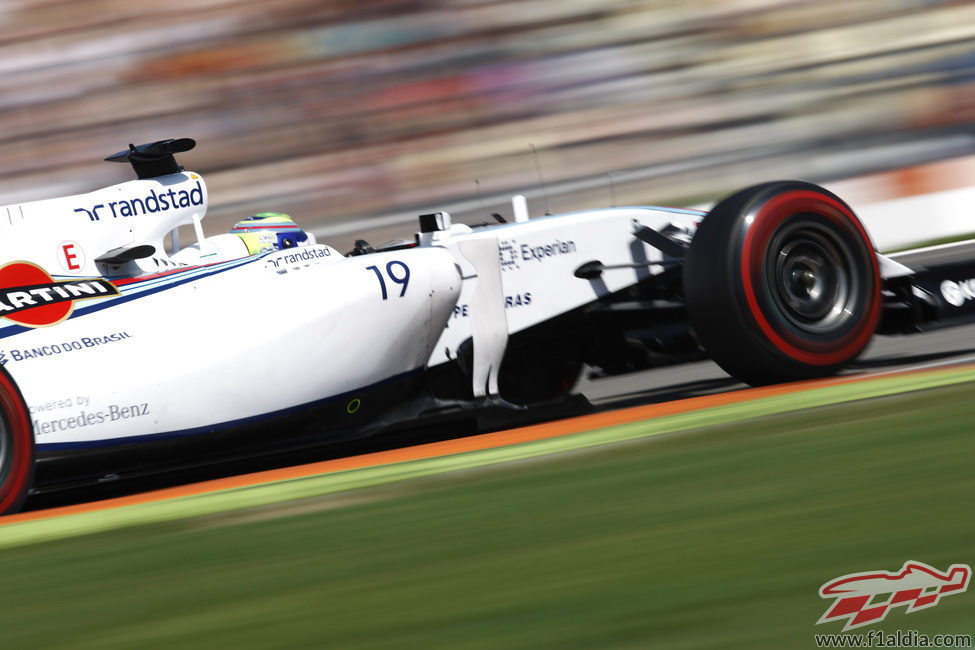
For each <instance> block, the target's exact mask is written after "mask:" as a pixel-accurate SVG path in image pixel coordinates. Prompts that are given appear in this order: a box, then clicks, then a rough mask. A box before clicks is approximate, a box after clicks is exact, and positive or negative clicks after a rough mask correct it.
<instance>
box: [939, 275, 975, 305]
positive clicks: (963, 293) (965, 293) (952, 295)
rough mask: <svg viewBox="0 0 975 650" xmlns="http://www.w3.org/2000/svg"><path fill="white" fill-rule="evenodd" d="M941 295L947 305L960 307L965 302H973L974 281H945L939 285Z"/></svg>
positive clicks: (974, 293) (974, 296) (974, 298)
mask: <svg viewBox="0 0 975 650" xmlns="http://www.w3.org/2000/svg"><path fill="white" fill-rule="evenodd" d="M941 295H942V296H944V299H945V301H946V302H947V303H948V304H949V305H954V306H955V307H962V306H964V304H965V302H966V301H968V300H975V280H962V281H961V282H952V281H951V280H945V281H944V282H942V283H941Z"/></svg>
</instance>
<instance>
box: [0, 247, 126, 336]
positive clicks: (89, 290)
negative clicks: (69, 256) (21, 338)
mask: <svg viewBox="0 0 975 650" xmlns="http://www.w3.org/2000/svg"><path fill="white" fill-rule="evenodd" d="M117 295H119V290H118V289H117V288H116V287H115V285H113V284H112V283H111V282H109V281H108V280H104V279H102V278H95V279H91V280H67V281H55V280H54V278H52V277H51V276H50V274H48V272H47V271H45V270H44V269H42V268H41V267H39V266H37V265H36V264H31V263H30V262H11V263H10V264H7V265H6V266H4V267H2V268H0V316H3V317H5V318H7V319H9V320H12V321H14V322H15V323H18V324H20V325H26V326H27V327H45V326H47V325H55V324H57V323H60V322H61V321H63V320H65V319H67V318H68V317H69V316H71V312H73V311H74V303H75V301H76V300H89V299H91V298H107V297H109V296H117Z"/></svg>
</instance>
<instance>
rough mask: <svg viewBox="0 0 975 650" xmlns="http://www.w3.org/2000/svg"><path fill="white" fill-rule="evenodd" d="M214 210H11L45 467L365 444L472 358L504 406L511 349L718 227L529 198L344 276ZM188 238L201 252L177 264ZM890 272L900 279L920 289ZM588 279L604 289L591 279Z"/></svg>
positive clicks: (123, 202) (187, 179)
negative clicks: (343, 436)
mask: <svg viewBox="0 0 975 650" xmlns="http://www.w3.org/2000/svg"><path fill="white" fill-rule="evenodd" d="M207 198H208V197H207V189H206V185H205V183H204V181H203V179H202V178H201V177H200V175H199V174H196V173H194V172H183V171H179V172H177V173H171V174H165V175H162V176H159V177H156V178H145V179H141V180H135V181H130V182H127V183H122V184H119V185H115V186H112V187H109V188H105V189H102V190H98V191H96V192H92V193H89V194H83V195H77V196H71V197H65V198H59V199H52V200H46V201H38V202H34V203H27V204H23V205H14V206H7V207H4V208H0V316H2V317H3V318H0V363H2V364H3V367H4V368H5V369H6V371H7V372H9V374H10V375H11V377H12V378H13V380H14V381H15V382H16V384H17V386H18V387H19V388H20V390H21V392H22V393H23V395H24V398H25V400H26V403H27V405H28V408H29V412H30V418H31V420H32V423H33V429H34V435H35V440H36V445H37V449H38V450H40V451H44V450H45V449H47V450H64V449H73V448H76V447H86V446H111V445H119V444H125V443H128V442H132V441H147V440H152V439H155V438H161V437H171V436H179V435H187V434H193V433H201V432H209V431H215V430H219V429H224V428H232V427H234V426H237V425H241V424H244V423H248V422H254V421H260V420H262V419H267V418H272V417H275V416H279V415H285V414H288V413H292V412H295V411H300V410H303V409H310V408H312V407H315V406H320V405H322V404H324V403H332V402H334V403H336V404H337V405H338V408H336V409H334V410H333V412H334V413H337V414H338V415H337V416H335V417H336V419H335V421H330V422H326V423H324V424H325V426H326V428H355V427H357V426H360V424H361V423H362V422H365V421H368V418H370V417H375V416H376V415H377V414H378V413H381V412H383V411H384V410H387V409H389V408H390V407H391V406H393V405H394V402H395V400H396V399H397V398H398V397H399V396H401V395H403V394H404V393H405V388H403V389H401V388H395V389H393V385H397V386H398V385H400V384H403V385H406V384H409V383H410V382H412V381H414V380H415V378H416V376H417V375H419V374H421V372H422V371H423V370H424V369H427V368H435V367H438V366H442V365H444V364H446V363H448V362H451V361H453V360H456V359H457V358H458V356H459V355H460V354H461V348H462V346H463V345H464V344H465V342H466V341H468V340H470V341H472V343H473V358H472V364H471V365H472V368H471V372H470V378H469V381H470V382H471V383H472V393H473V395H474V396H475V397H484V396H496V395H497V394H498V392H499V391H498V372H499V368H500V366H501V362H502V359H503V358H504V355H505V349H506V346H507V343H508V339H509V337H510V336H512V335H515V334H517V333H519V332H523V331H525V330H528V329H530V328H532V327H535V326H538V325H540V324H543V323H545V322H547V321H550V320H552V319H554V318H556V317H559V316H560V315H563V314H566V313H569V312H571V311H572V310H575V309H578V308H580V307H583V306H585V305H588V304H591V303H593V302H594V301H597V300H598V299H600V298H604V297H606V296H609V295H611V294H614V293H616V292H619V291H621V290H624V289H626V288H627V287H632V286H635V285H637V284H638V283H640V282H642V281H644V280H647V279H648V278H651V277H654V276H656V275H657V274H660V273H663V272H665V271H666V270H667V269H668V268H672V266H673V265H674V264H675V260H674V259H673V258H671V257H668V255H667V254H665V253H664V252H662V250H660V249H659V248H658V247H657V246H653V245H649V244H647V243H645V242H644V241H642V240H641V239H640V238H639V237H638V236H637V233H638V232H639V231H640V230H641V228H645V227H647V228H650V229H652V230H653V231H655V232H656V233H667V237H668V238H669V239H670V240H671V241H674V242H677V243H678V244H679V245H680V244H681V243H686V242H689V241H690V240H691V237H692V236H693V233H694V231H695V228H696V226H697V224H698V222H699V221H700V220H701V219H702V218H703V217H704V213H702V212H700V211H696V210H685V209H678V208H661V207H652V208H607V209H602V210H592V211H587V212H579V213H575V214H566V215H559V216H544V217H538V218H535V219H528V215H527V211H526V209H525V207H524V205H525V204H524V201H523V200H520V199H517V197H516V201H515V205H514V211H515V221H514V222H513V223H508V224H499V225H492V226H487V227H479V228H473V229H472V228H470V227H468V226H464V225H459V224H458V225H451V224H450V219H449V216H448V215H446V214H440V215H436V216H437V222H438V225H437V227H435V228H428V229H426V230H427V232H422V233H420V234H419V235H418V237H417V244H416V246H413V247H406V248H403V247H400V248H399V249H397V250H388V251H385V252H383V251H380V252H377V253H372V254H368V255H361V256H348V257H346V256H343V255H342V254H340V253H339V252H338V251H336V250H335V249H333V248H330V247H329V246H327V245H324V244H317V243H315V242H314V241H313V239H310V240H309V241H308V242H307V243H306V245H304V246H301V247H299V248H293V249H287V250H279V251H275V252H269V253H260V254H256V255H250V254H248V251H247V248H246V246H244V245H243V244H242V243H241V241H240V238H238V237H237V236H236V235H227V234H225V235H217V236H214V237H210V238H203V237H202V228H201V225H200V223H201V220H202V218H203V216H204V215H205V212H206V205H207ZM430 216H433V215H430ZM4 217H5V218H4ZM180 226H192V227H193V229H194V230H195V231H196V233H197V238H198V241H197V242H196V243H195V244H193V245H191V246H188V247H185V248H181V249H180V248H179V246H178V244H177V243H174V244H173V246H172V247H171V250H170V252H167V250H166V247H165V243H164V242H165V238H166V237H167V235H172V234H173V233H174V231H176V230H177V229H178V228H179V227H180ZM666 248H667V247H666V246H664V247H663V249H664V250H666ZM883 261H884V264H883V265H882V269H883V271H884V275H885V276H886V275H896V274H897V273H900V272H902V271H904V270H907V271H909V269H906V268H905V267H898V265H896V264H892V263H889V262H888V261H887V260H883ZM593 263H595V264H597V265H598V266H599V268H600V270H599V272H598V273H594V274H588V275H587V274H580V273H579V271H580V269H581V268H584V267H585V265H587V264H593ZM387 389H390V390H387Z"/></svg>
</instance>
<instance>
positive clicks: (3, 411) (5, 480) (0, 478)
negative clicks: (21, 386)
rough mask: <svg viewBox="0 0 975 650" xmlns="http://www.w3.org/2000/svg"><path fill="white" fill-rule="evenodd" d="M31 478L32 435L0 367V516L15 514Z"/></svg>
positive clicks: (22, 406)
mask: <svg viewBox="0 0 975 650" xmlns="http://www.w3.org/2000/svg"><path fill="white" fill-rule="evenodd" d="M33 477H34V432H33V430H32V427H31V421H30V417H29V416H28V413H27V405H26V404H25V403H24V398H23V396H22V395H21V394H20V391H19V390H18V389H17V385H16V384H15V383H14V380H13V379H12V378H11V377H10V374H9V373H8V372H7V371H6V370H4V369H2V368H0V514H7V513H11V512H17V510H19V509H20V507H21V505H23V502H24V499H26V498H27V491H28V489H29V488H30V484H31V480H32V479H33Z"/></svg>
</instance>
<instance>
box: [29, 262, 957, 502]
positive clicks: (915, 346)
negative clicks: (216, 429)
mask: <svg viewBox="0 0 975 650" xmlns="http://www.w3.org/2000/svg"><path fill="white" fill-rule="evenodd" d="M969 254H973V255H975V247H968V248H965V249H963V250H958V249H952V250H949V251H947V252H946V251H945V249H936V250H933V251H931V252H930V253H927V254H925V256H924V257H923V259H922V258H912V259H911V260H910V261H911V262H912V263H919V262H922V261H927V262H930V261H931V260H933V259H936V258H938V259H939V261H941V260H940V258H943V257H944V256H945V255H950V256H951V257H953V258H955V259H957V257H958V256H959V255H963V256H965V255H969ZM902 261H904V260H902ZM972 363H975V325H967V326H961V327H955V328H949V329H942V330H935V331H931V332H926V333H923V334H916V335H910V336H893V337H887V336H877V337H874V340H873V341H872V343H871V345H870V347H869V348H868V349H867V351H866V352H865V353H864V354H863V355H862V356H861V357H860V359H858V360H857V361H856V362H854V363H853V364H852V365H851V366H850V367H849V368H847V369H846V370H845V371H844V372H843V373H842V375H843V376H847V377H854V376H855V377H869V376H877V375H884V374H887V373H894V372H901V371H905V370H923V369H933V368H938V367H947V366H952V365H963V364H972ZM747 388H748V387H747V386H746V385H744V384H742V383H740V382H737V381H735V380H734V379H732V378H731V377H729V376H728V375H727V374H725V373H724V372H723V371H722V370H721V369H720V368H719V367H718V366H717V365H716V364H715V363H713V362H712V361H708V360H705V361H698V362H692V363H687V364H682V365H676V366H668V367H663V368H657V369H653V370H648V371H644V372H640V373H634V374H630V375H625V376H619V377H608V378H592V377H584V378H583V379H582V380H581V381H580V382H579V384H578V385H577V386H576V389H575V391H576V392H578V393H580V394H582V395H585V396H586V397H587V398H588V399H589V400H590V401H591V402H592V403H593V404H595V405H596V406H597V407H599V409H600V410H601V411H603V412H605V413H607V416H608V418H609V420H612V419H613V417H614V416H613V414H614V413H617V412H619V413H622V411H621V409H627V408H630V407H646V406H647V405H665V404H667V403H672V402H675V401H677V400H688V399H690V398H700V397H702V396H708V395H717V394H727V396H728V399H730V400H735V399H744V398H745V394H742V395H741V396H740V397H738V396H735V395H734V393H736V392H738V391H744V390H746V389H747ZM802 389H803V386H794V387H791V388H788V389H787V390H802ZM706 403H708V401H707V400H705V401H699V400H691V401H690V402H688V403H687V406H686V407H685V406H682V405H680V404H670V405H668V406H665V407H664V410H665V411H669V410H671V408H673V409H678V410H680V409H682V408H683V409H691V408H694V407H696V406H697V404H702V405H703V404H706ZM698 407H699V406H698ZM641 412H644V413H646V414H647V416H648V417H649V416H651V415H652V414H653V413H654V412H656V411H653V410H646V411H641ZM661 412H663V411H661ZM595 422H596V421H594V424H593V426H594V427H595V426H600V425H598V424H596V423H595ZM566 424H568V422H567V423H566ZM602 426H607V425H606V424H603V425H602ZM560 432H561V433H560ZM575 432H578V427H576V426H574V425H570V426H566V427H562V428H559V427H555V428H553V429H552V432H551V434H548V433H546V434H545V435H567V434H569V433H575ZM468 433H473V432H468ZM491 435H495V436H499V438H498V439H497V440H496V441H494V442H489V443H488V444H492V445H493V444H495V442H499V443H501V444H516V443H517V442H521V441H522V440H520V439H519V438H518V436H513V435H511V434H510V433H509V432H500V433H498V434H491ZM506 435H507V438H506V437H505V436H506ZM449 438H450V436H449V435H445V434H444V433H442V432H438V433H434V434H429V433H426V432H407V433H402V434H397V435H394V436H376V437H373V438H369V439H364V440H357V441H352V442H346V443H341V444H336V445H334V446H331V447H327V448H324V449H320V450H312V451H308V452H300V453H289V454H285V455H282V456H281V457H280V458H275V459H250V460H246V461H238V462H234V463H228V464H225V465H220V466H214V467H204V468H195V469H192V470H183V471H177V472H172V473H168V474H164V475H161V476H154V477H149V478H143V479H135V480H131V481H120V482H118V483H115V484H106V485H101V486H95V487H92V488H85V489H77V490H71V491H67V492H59V493H53V494H49V495H42V496H39V497H32V498H31V499H29V500H28V503H27V510H29V511H35V512H34V513H33V514H29V515H28V516H29V517H30V518H35V517H37V516H42V517H43V516H46V515H48V514H49V515H51V516H54V515H56V514H57V509H60V508H64V507H68V508H69V509H70V508H72V507H75V508H77V507H79V505H78V504H85V503H88V502H93V501H102V500H109V499H119V500H120V501H118V502H117V503H118V504H119V505H121V504H124V503H131V502H133V501H141V500H143V499H146V498H149V499H152V498H160V499H161V498H168V497H171V496H180V495H185V494H187V493H193V492H194V491H195V490H199V489H201V487H195V486H194V484H198V483H200V482H211V486H212V489H214V490H219V489H226V488H227V487H228V486H235V485H240V484H241V481H246V480H253V479H242V478H241V477H242V476H243V475H245V474H248V473H253V472H268V473H269V474H267V476H266V478H267V480H269V481H271V480H281V478H282V477H286V476H287V475H288V472H289V471H290V470H289V468H290V467H292V466H297V465H303V464H307V463H324V464H323V465H321V469H322V470H324V471H338V470H341V469H348V468H351V467H361V466H363V465H362V464H361V463H363V462H365V463H368V462H372V461H370V460H364V459H365V457H366V456H367V455H372V459H373V461H375V462H377V463H382V462H397V461H400V460H408V459H410V458H411V457H414V456H415V455H416V454H417V453H422V452H421V451H420V449H421V448H423V449H426V448H431V447H434V446H436V445H438V444H446V445H447V446H446V449H447V451H448V452H449V453H457V452H459V451H464V450H465V447H466V446H468V443H451V442H450V441H449ZM471 444H472V443H471ZM478 444H480V443H478ZM451 445H453V446H451ZM411 450H416V451H411ZM353 459H358V460H353ZM258 480H260V479H258ZM202 489H204V490H205V489H209V488H206V487H202ZM147 493H155V494H156V495H157V496H156V497H153V496H150V495H149V494H147ZM103 505H104V506H106V507H111V502H108V501H106V502H105V503H104V504H103ZM80 507H91V506H80ZM95 507H96V508H97V507H100V506H97V505H96V506H95ZM43 510H50V512H49V513H42V512H37V511H43ZM18 517H19V516H18Z"/></svg>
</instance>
